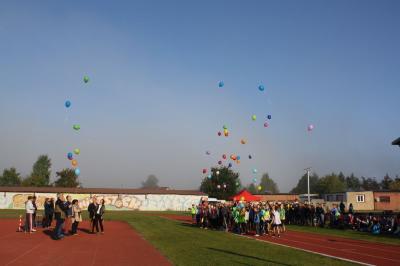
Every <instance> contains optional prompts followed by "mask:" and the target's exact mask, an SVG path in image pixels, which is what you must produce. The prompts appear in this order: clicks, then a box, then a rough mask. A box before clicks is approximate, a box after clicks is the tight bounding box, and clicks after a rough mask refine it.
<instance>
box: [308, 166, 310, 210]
mask: <svg viewBox="0 0 400 266" xmlns="http://www.w3.org/2000/svg"><path fill="white" fill-rule="evenodd" d="M307 194H308V204H310V168H307Z"/></svg>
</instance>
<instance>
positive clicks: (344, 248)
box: [163, 215, 400, 266]
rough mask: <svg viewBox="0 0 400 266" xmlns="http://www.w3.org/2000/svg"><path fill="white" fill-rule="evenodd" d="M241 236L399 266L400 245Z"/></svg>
mask: <svg viewBox="0 0 400 266" xmlns="http://www.w3.org/2000/svg"><path fill="white" fill-rule="evenodd" d="M163 216H164V217H166V218H169V219H174V220H178V221H182V222H188V223H190V222H191V217H189V216H177V215H163ZM244 237H248V238H254V239H257V240H259V241H265V242H268V243H273V244H277V245H283V246H285V247H290V248H296V249H301V250H304V251H307V252H313V253H318V254H320V255H324V256H329V257H334V258H338V259H344V260H350V261H352V262H356V263H363V264H370V265H382V266H390V265H400V245H398V246H396V245H389V244H381V243H373V242H368V241H361V240H353V239H348V238H343V237H335V236H326V235H320V234H314V233H302V232H295V231H288V232H286V233H284V234H282V235H281V237H280V238H277V237H272V236H261V237H255V236H254V235H246V236H244ZM399 243H400V240H399Z"/></svg>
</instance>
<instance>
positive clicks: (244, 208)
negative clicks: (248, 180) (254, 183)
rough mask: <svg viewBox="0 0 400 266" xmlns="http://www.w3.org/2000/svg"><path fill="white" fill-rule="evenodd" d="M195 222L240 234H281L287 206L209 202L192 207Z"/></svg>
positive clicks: (202, 226) (207, 227)
mask: <svg viewBox="0 0 400 266" xmlns="http://www.w3.org/2000/svg"><path fill="white" fill-rule="evenodd" d="M190 211H191V214H192V220H193V223H194V224H196V225H197V226H199V227H201V228H204V229H209V228H210V229H215V230H224V231H232V232H234V233H237V234H249V233H250V232H251V231H253V232H255V236H257V237H258V236H261V235H271V236H273V237H280V236H281V233H283V232H285V231H286V228H285V220H286V214H285V213H286V210H285V208H283V206H282V205H281V204H270V203H267V202H265V203H264V202H251V203H243V202H240V203H239V202H234V203H223V204H222V203H210V204H209V203H207V202H202V203H201V204H199V205H198V206H195V205H192V208H191V209H190Z"/></svg>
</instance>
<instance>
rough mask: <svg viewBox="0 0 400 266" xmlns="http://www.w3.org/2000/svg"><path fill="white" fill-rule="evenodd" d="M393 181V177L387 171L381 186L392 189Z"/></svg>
mask: <svg viewBox="0 0 400 266" xmlns="http://www.w3.org/2000/svg"><path fill="white" fill-rule="evenodd" d="M392 182H393V179H391V178H390V176H389V175H388V174H387V173H386V175H385V176H384V177H383V179H382V181H381V183H380V187H381V189H382V190H389V189H390V184H391V183H392Z"/></svg>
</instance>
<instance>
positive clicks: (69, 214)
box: [64, 195, 72, 232]
mask: <svg viewBox="0 0 400 266" xmlns="http://www.w3.org/2000/svg"><path fill="white" fill-rule="evenodd" d="M65 206H66V208H67V210H66V213H65V214H66V217H65V224H64V228H65V230H66V231H67V232H69V230H70V229H71V231H72V222H71V219H72V198H71V196H70V195H68V196H67V201H66V202H65Z"/></svg>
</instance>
